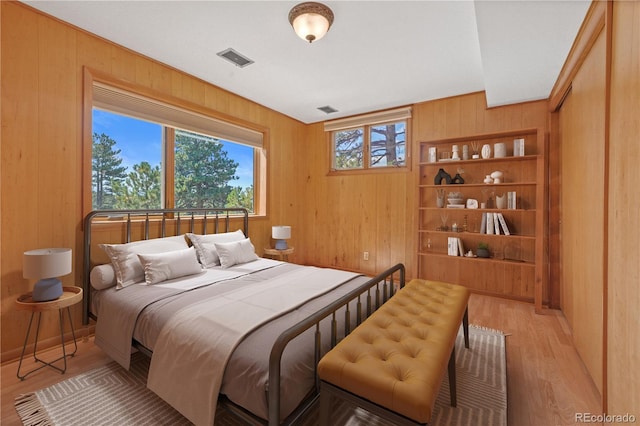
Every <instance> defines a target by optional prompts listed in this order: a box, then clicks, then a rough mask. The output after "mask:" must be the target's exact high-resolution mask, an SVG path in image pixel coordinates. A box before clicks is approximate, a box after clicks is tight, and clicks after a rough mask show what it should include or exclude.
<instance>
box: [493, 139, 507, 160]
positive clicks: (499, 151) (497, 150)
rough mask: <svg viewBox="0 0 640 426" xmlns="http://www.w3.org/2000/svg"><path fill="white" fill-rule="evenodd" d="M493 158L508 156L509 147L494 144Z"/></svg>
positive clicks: (500, 143) (502, 144)
mask: <svg viewBox="0 0 640 426" xmlns="http://www.w3.org/2000/svg"><path fill="white" fill-rule="evenodd" d="M493 156H494V157H495V158H502V157H506V156H507V145H506V144H504V143H502V142H499V143H496V144H493Z"/></svg>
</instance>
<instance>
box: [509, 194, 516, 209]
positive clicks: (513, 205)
mask: <svg viewBox="0 0 640 426" xmlns="http://www.w3.org/2000/svg"><path fill="white" fill-rule="evenodd" d="M507 208H508V209H510V210H515V209H516V208H517V205H516V191H508V192H507Z"/></svg>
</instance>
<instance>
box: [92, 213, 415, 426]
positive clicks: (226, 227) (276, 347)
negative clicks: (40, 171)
mask: <svg viewBox="0 0 640 426" xmlns="http://www.w3.org/2000/svg"><path fill="white" fill-rule="evenodd" d="M96 218H101V219H102V221H101V222H100V223H102V222H106V221H108V223H113V219H114V218H116V219H117V220H120V221H121V222H122V226H123V228H124V231H125V237H124V240H125V241H123V242H131V233H132V228H133V226H134V223H141V226H143V234H144V238H143V239H145V240H146V239H149V236H150V227H151V224H152V223H156V222H160V226H161V234H160V235H159V236H158V237H164V236H167V235H166V225H167V221H175V232H173V233H172V234H173V235H180V234H181V223H182V222H187V223H188V231H185V232H195V231H196V229H200V230H201V232H202V233H203V234H206V233H207V230H208V226H207V224H208V223H211V225H212V226H213V232H212V233H219V232H229V231H230V225H231V221H232V220H234V219H238V220H242V223H243V228H244V233H245V235H247V236H248V235H249V233H248V231H249V213H248V211H247V210H246V209H244V208H219V209H210V208H202V209H151V210H101V211H93V212H91V213H89V214H88V215H87V216H86V217H85V220H84V232H85V234H84V265H83V266H84V270H83V283H82V285H83V295H84V297H83V317H82V318H83V324H84V325H87V324H88V323H89V319H90V318H91V319H94V320H97V317H96V316H95V315H94V314H93V313H91V312H90V311H91V285H90V282H89V276H90V272H91V268H92V264H91V228H92V226H93V225H94V224H95V220H96ZM109 219H110V220H109ZM404 284H405V268H404V265H403V264H397V265H395V266H393V267H391V268H389V269H387V270H386V271H384V272H382V273H381V274H379V275H377V276H375V277H373V278H371V279H370V280H368V281H367V282H365V283H363V284H361V285H360V286H358V287H357V288H355V289H354V290H352V291H350V292H349V293H347V294H345V295H344V296H342V297H341V298H339V299H337V300H335V301H334V302H333V303H331V304H329V305H327V306H325V307H324V308H322V309H321V310H319V311H317V312H316V313H315V314H313V315H311V316H310V317H308V318H306V319H304V320H302V321H300V322H298V323H297V324H295V325H294V326H292V327H290V328H289V329H287V330H285V331H283V332H282V333H281V334H280V336H279V337H278V338H277V339H276V340H275V342H274V344H273V346H272V349H271V353H270V357H269V379H268V384H269V385H268V389H267V401H268V410H269V413H268V415H269V418H268V424H269V425H270V426H275V425H279V424H281V423H280V371H281V360H282V354H283V353H284V350H285V348H286V347H287V344H288V343H289V342H290V341H291V340H293V339H294V338H296V337H297V336H298V335H300V334H302V333H303V332H305V331H307V330H309V329H313V328H315V334H314V335H315V347H314V366H315V367H314V368H316V369H317V365H318V362H319V361H320V358H322V356H323V355H324V354H323V353H322V349H321V342H322V333H321V332H320V323H321V322H322V321H323V320H324V321H330V322H331V327H330V329H331V336H330V347H331V348H333V347H334V346H335V345H336V344H337V342H338V341H339V340H340V339H341V338H343V337H344V336H346V335H348V334H349V333H350V332H351V328H350V325H351V323H352V316H354V315H355V316H354V319H355V323H356V326H357V325H359V324H360V323H361V322H362V321H364V320H365V319H366V318H368V317H369V316H370V315H371V314H372V313H373V312H374V311H375V310H377V309H378V308H379V307H380V306H381V305H382V304H383V303H384V302H386V301H387V300H388V299H389V298H390V297H392V296H393V295H394V294H395V292H396V288H402V287H403V286H404ZM353 305H355V311H356V312H355V313H353V312H351V309H352V308H351V306H353ZM338 311H344V317H343V318H338V317H339V316H342V315H343V314H342V313H340V314H338ZM339 324H340V325H339ZM136 343H137V342H132V344H133V346H135V347H136V348H137V349H139V350H141V351H142V352H143V353H145V354H146V355H147V356H151V355H152V353H151V351H150V350H149V349H147V348H145V347H144V346H142V345H139V344H136ZM315 376H316V381H315V386H314V389H312V390H311V392H310V393H309V394H308V395H307V397H306V398H305V399H304V400H303V401H302V403H301V404H300V405H299V406H298V407H297V408H296V409H295V410H294V411H293V413H291V414H290V415H289V416H288V417H287V418H286V419H285V420H284V422H282V424H286V425H290V424H294V423H295V422H296V421H298V420H299V419H300V418H301V417H302V416H303V415H304V413H305V412H306V411H307V410H308V409H309V408H310V407H311V406H312V405H313V404H314V403H315V402H316V400H317V399H318V395H319V389H320V381H319V379H318V375H317V370H316V374H315ZM225 403H226V404H227V405H230V406H229V407H228V408H230V409H231V411H232V412H234V413H235V414H236V415H238V416H240V417H242V418H243V419H244V420H245V421H247V422H250V423H254V424H265V421H264V420H263V419H261V418H258V417H257V416H255V415H253V414H251V413H249V412H248V411H246V410H245V409H243V408H242V407H239V406H237V405H236V404H234V403H233V402H231V401H228V400H225Z"/></svg>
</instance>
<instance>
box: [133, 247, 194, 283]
mask: <svg viewBox="0 0 640 426" xmlns="http://www.w3.org/2000/svg"><path fill="white" fill-rule="evenodd" d="M138 259H140V263H142V268H143V269H144V280H145V282H146V283H147V284H157V283H159V282H162V281H167V280H171V279H174V278H180V277H184V276H186V275H193V274H197V273H200V272H202V266H201V265H200V263H199V262H198V258H197V256H196V251H195V249H194V248H193V247H189V248H187V249H184V250H176V251H170V252H166V253H158V254H138Z"/></svg>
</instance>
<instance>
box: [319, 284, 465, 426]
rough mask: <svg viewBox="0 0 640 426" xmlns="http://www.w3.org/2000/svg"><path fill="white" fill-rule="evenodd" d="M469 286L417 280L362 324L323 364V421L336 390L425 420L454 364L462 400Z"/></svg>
mask: <svg viewBox="0 0 640 426" xmlns="http://www.w3.org/2000/svg"><path fill="white" fill-rule="evenodd" d="M468 300H469V290H467V289H466V288H465V287H462V286H459V285H454V284H448V283H443V282H439V281H425V280H412V281H411V282H409V283H408V284H407V285H406V286H405V287H404V288H402V289H400V290H399V291H398V292H397V293H396V294H395V295H394V296H393V297H391V298H390V299H389V300H388V301H387V302H386V303H385V304H383V305H382V306H381V307H380V308H379V309H378V310H377V311H376V312H374V313H373V314H372V315H371V316H370V317H369V318H367V319H366V320H365V321H364V322H363V323H362V324H360V325H359V326H358V327H356V329H355V330H353V332H351V334H349V335H348V336H346V337H345V338H344V339H343V340H342V341H341V342H340V343H338V344H337V345H336V346H335V347H334V348H333V349H332V350H330V351H329V352H328V353H327V354H326V355H325V356H324V357H323V358H322V359H321V360H320V363H319V364H318V375H319V378H320V424H321V425H327V424H328V421H329V418H328V417H329V413H330V411H331V408H330V407H331V405H330V404H331V398H332V397H333V396H335V397H339V398H342V399H344V400H346V401H350V402H351V403H354V404H355V405H358V406H360V407H362V408H364V409H366V410H368V411H371V412H373V413H375V414H378V415H380V416H382V417H385V418H387V419H388V420H391V421H393V422H394V423H396V424H426V423H428V422H429V420H430V419H431V414H432V409H433V405H434V403H435V400H436V397H437V395H438V390H439V388H440V383H441V381H442V378H443V376H444V371H445V367H446V366H447V365H448V372H449V390H450V397H451V405H452V406H454V407H455V405H456V381H455V350H454V348H455V340H456V336H457V334H458V329H459V328H460V323H461V322H462V324H463V331H464V340H465V347H467V348H468V347H469V328H468V326H469V322H468V313H467V302H468Z"/></svg>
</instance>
